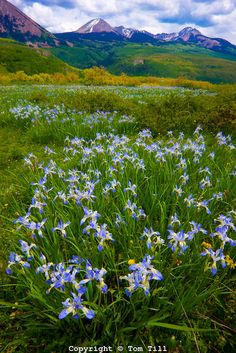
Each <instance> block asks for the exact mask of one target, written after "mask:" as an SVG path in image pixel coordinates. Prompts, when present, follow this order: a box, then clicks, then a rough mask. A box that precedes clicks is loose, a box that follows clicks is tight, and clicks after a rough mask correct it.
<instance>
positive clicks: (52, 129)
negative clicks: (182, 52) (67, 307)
mask: <svg viewBox="0 0 236 353" xmlns="http://www.w3.org/2000/svg"><path fill="white" fill-rule="evenodd" d="M0 90H1V91H0V93H1V95H0V104H1V112H0V140H1V145H0V181H1V188H0V189H1V192H0V205H1V209H0V214H1V216H0V222H1V223H0V226H1V243H2V247H1V258H2V260H1V263H0V271H1V276H0V278H1V296H0V308H1V318H0V326H1V330H0V338H1V340H0V350H1V351H2V352H8V353H12V352H21V353H26V352H27V353H30V352H32V353H33V352H34V353H35V352H39V353H40V352H46V353H47V352H48V353H49V352H50V353H51V352H58V353H59V352H64V351H66V350H68V347H69V346H70V345H74V346H94V345H97V346H106V345H110V346H113V348H114V351H116V347H117V346H118V345H124V347H126V346H128V345H133V346H140V347H144V351H145V349H146V350H147V346H148V345H149V346H150V345H153V346H154V345H156V346H159V345H161V346H164V345H165V346H166V347H167V349H168V352H173V353H174V352H183V353H185V352H203V353H205V352H206V353H208V352H209V353H211V352H214V351H216V352H217V351H220V352H227V353H228V352H231V351H234V350H235V343H234V325H233V323H234V322H235V310H234V307H235V296H234V289H235V274H234V272H233V269H230V266H228V265H229V264H227V267H226V268H224V269H222V268H221V266H220V264H219V263H218V264H217V267H218V272H217V274H216V276H212V274H211V271H210V268H211V266H212V261H211V260H210V257H208V256H204V257H201V256H199V254H200V253H201V252H203V251H204V248H205V247H204V246H203V245H202V242H203V241H205V242H207V243H210V244H211V246H212V248H213V249H214V250H216V249H218V248H219V247H220V246H221V245H222V241H221V240H220V239H218V238H217V237H214V238H212V237H211V236H210V233H213V232H215V227H216V223H214V220H215V219H217V218H218V217H219V215H220V214H224V215H226V214H227V213H228V212H230V211H231V210H233V209H235V204H236V198H235V196H236V188H235V187H236V184H235V176H233V175H231V173H232V172H233V171H234V170H235V150H233V149H231V148H230V145H231V143H230V142H229V141H228V142H227V145H228V146H225V145H219V143H217V139H216V137H215V135H216V133H217V132H218V131H219V130H221V129H222V130H223V131H224V133H228V132H230V133H232V143H235V136H236V133H235V132H234V131H233V127H235V111H236V109H235V89H234V87H230V86H229V87H228V88H227V89H226V87H224V89H223V92H221V91H220V90H219V92H218V93H217V94H212V92H200V91H188V90H182V89H178V90H176V91H171V90H159V89H141V88H117V87H116V88H114V87H108V88H102V87H101V88H93V87H91V88H88V87H87V88H85V87H81V88H69V87H67V88H65V87H59V88H58V87H44V88H42V87H39V88H37V87H32V86H25V87H9V88H0ZM29 105H30V106H31V108H30V107H29ZM16 107H18V110H16V111H15V112H12V113H10V112H9V109H10V108H16ZM19 107H21V112H20V109H19ZM52 109H57V111H56V112H55V111H53V110H52ZM98 110H102V111H107V112H108V111H110V112H113V113H111V114H108V118H106V117H104V115H103V113H97V111H98ZM79 111H80V112H81V113H80V114H78V112H79ZM114 111H116V113H114ZM27 114H28V117H27ZM124 114H127V115H128V116H129V118H127V117H126V118H124V117H123V115H124ZM55 115H56V117H55V119H54V116H55ZM110 117H113V119H112V120H111V119H109V118H110ZM131 117H132V118H131ZM120 119H124V120H123V121H122V122H119V121H120ZM199 124H200V125H202V127H203V129H204V131H203V133H202V134H201V133H200V134H199V133H197V134H195V135H193V132H194V130H195V128H196V127H197V126H198V125H199ZM143 128H151V130H152V137H150V136H149V133H147V134H148V136H149V137H148V136H147V137H145V136H144V135H145V134H144V133H143V135H138V133H139V131H140V130H141V129H143ZM168 130H173V137H169V136H168V135H167V131H168ZM181 131H184V132H185V136H184V137H181V135H180V132H181ZM110 132H112V133H113V134H114V135H116V134H117V135H119V136H120V137H121V136H122V135H123V138H122V139H123V142H121V140H118V139H117V138H114V137H113V135H111V134H109V133H110ZM97 133H103V134H105V135H103V136H100V137H99V136H98V135H97ZM106 134H108V135H106ZM75 136H77V137H78V140H77V142H76V141H73V138H74V137H75ZM96 136H97V139H96ZM125 137H126V138H125ZM65 139H66V141H65ZM192 143H194V147H193V146H192ZM203 143H205V148H203ZM153 144H154V145H153ZM186 144H187V145H188V146H189V148H190V149H189V150H188V149H186V148H185V147H186ZM96 145H98V146H97V147H95V146H96ZM147 145H148V146H149V148H148V149H147V148H146V146H147ZM173 145H174V146H175V148H174V149H173V151H172V152H171V151H170V150H169V152H168V153H167V154H164V155H163V157H164V158H165V159H166V161H164V160H162V158H161V154H159V152H160V151H161V152H164V151H167V150H168V149H169V148H170V147H171V146H173ZM44 146H49V147H50V148H51V149H53V151H54V152H56V154H51V155H47V154H45V152H44ZM151 146H152V148H155V150H154V151H153V152H151ZM154 146H155V147H154ZM184 146H185V147H184ZM191 146H192V147H191ZM200 146H201V147H200ZM101 148H102V150H101ZM113 148H114V150H115V153H113V152H112V149H113ZM198 148H199V149H201V148H203V149H202V155H199V156H198V157H199V158H200V164H198V162H197V160H195V163H194V155H195V157H197V153H196V151H197V149H198ZM166 149H167V150H166ZM174 150H175V152H174ZM92 151H93V152H92ZM212 151H214V152H215V158H214V159H211V158H210V157H209V153H210V152H212ZM177 152H178V153H180V155H179V154H178V153H177ZM29 153H33V154H34V155H35V156H36V157H30V160H31V162H32V164H31V165H30V166H28V167H27V165H24V157H25V156H27V155H28V154H29ZM134 153H135V154H134ZM120 155H121V156H122V155H123V157H122V158H123V160H124V161H123V163H120V162H119V161H118V159H119V156H120ZM127 156H128V157H127ZM180 156H182V157H183V158H185V160H186V164H187V166H186V167H187V169H186V170H185V169H184V166H183V168H180V169H178V168H176V164H178V163H179V162H180ZM65 157H67V158H65ZM114 158H117V160H116V161H115V160H114ZM51 159H53V161H55V163H56V166H55V167H53V169H54V168H55V172H56V173H55V174H53V173H52V174H50V175H48V177H47V182H46V188H47V189H48V191H47V190H45V189H43V188H42V187H41V186H37V185H32V183H35V182H38V181H39V180H40V179H41V178H42V177H43V175H44V170H43V169H42V168H41V166H40V163H41V162H43V163H44V166H46V165H48V164H50V160H51ZM140 160H143V162H144V164H145V167H146V169H145V170H143V169H142V168H139V163H141V164H140V165H142V162H141V161H140ZM122 164H123V167H122ZM110 165H113V166H114V168H115V169H117V171H115V170H114V171H111V170H109V167H110ZM206 166H208V167H209V169H210V171H211V173H212V174H211V175H209V177H210V180H211V186H210V187H206V188H205V189H203V190H202V189H201V188H200V187H199V183H200V181H201V180H202V179H203V178H204V177H206V175H207V173H206V172H201V171H200V169H201V168H205V167H206ZM73 170H76V171H77V174H78V176H79V177H78V181H76V182H75V184H73V182H72V181H69V177H70V175H71V172H70V171H73ZM94 170H99V171H100V172H101V176H100V177H99V175H98V174H96V173H94ZM79 171H81V172H82V173H80V172H79ZM184 172H186V173H187V175H189V177H190V179H189V181H188V182H187V183H186V185H182V188H183V191H184V196H183V197H178V196H177V194H176V192H174V193H173V190H174V188H175V186H176V185H178V186H180V184H181V179H180V178H181V176H182V175H183V174H184ZM63 173H65V174H63ZM86 174H87V176H86ZM110 174H111V175H110ZM112 179H116V180H117V182H119V183H120V184H117V190H116V192H114V193H113V192H112V191H108V192H107V194H106V193H105V194H104V188H106V184H107V183H110V182H111V180H112ZM86 180H89V181H90V182H91V183H92V184H93V183H95V185H94V191H92V195H94V196H96V198H94V199H92V200H93V202H92V201H91V200H86V198H85V199H82V201H81V203H82V205H83V206H87V207H88V208H89V209H92V210H94V211H95V210H97V211H98V212H99V213H100V214H101V217H99V218H98V224H103V223H106V224H107V230H108V231H109V233H111V234H112V237H113V238H114V240H115V241H114V242H111V241H110V240H106V241H105V242H104V249H103V250H102V251H101V252H99V251H98V249H97V246H98V243H99V242H98V240H99V238H98V237H94V236H93V232H91V235H90V236H89V235H86V234H83V231H82V230H83V228H84V227H86V226H87V225H88V221H85V223H84V224H80V221H81V219H82V218H83V216H84V211H83V208H82V207H81V206H80V205H79V204H78V205H77V204H76V202H75V198H76V195H75V194H76V192H75V189H74V188H73V186H72V185H76V188H78V189H79V190H80V191H85V190H86V189H87V188H88V187H89V185H90V184H86ZM96 180H97V182H96ZM129 181H131V184H135V185H136V186H137V188H136V190H135V191H136V193H137V197H134V196H133V194H132V192H131V191H124V188H127V187H128V182H129ZM36 187H38V188H39V190H40V192H39V194H38V193H37V192H35V189H36ZM69 189H71V191H73V192H72V194H71V198H69V202H68V204H64V203H63V201H62V200H61V199H60V198H58V197H56V196H58V192H59V191H63V192H64V193H65V194H68V193H69ZM215 192H223V199H222V200H218V201H217V200H211V201H209V208H210V210H211V214H207V213H206V211H205V210H204V208H200V209H199V210H198V209H197V208H195V207H190V208H187V207H186V203H185V202H184V198H185V197H187V196H188V195H189V194H190V193H191V194H193V195H194V197H195V198H196V200H199V201H200V200H203V199H207V200H210V199H211V198H212V196H213V194H214V193H215ZM73 194H74V196H72V195H73ZM33 195H35V197H36V199H37V200H38V201H40V202H46V205H45V206H44V207H43V213H42V214H41V213H40V212H39V210H37V209H33V208H32V209H31V220H32V221H34V222H40V221H42V219H43V218H47V221H46V223H45V229H42V232H43V238H40V237H39V236H38V235H37V232H35V233H36V238H35V239H33V238H32V237H31V233H32V232H31V231H29V229H28V228H25V227H21V228H20V229H19V230H16V228H17V227H18V226H19V224H16V225H14V224H12V221H13V219H16V218H17V217H19V216H20V215H21V216H24V215H25V213H26V212H27V209H28V207H29V206H30V204H31V202H32V197H33ZM43 195H44V196H45V197H46V198H45V199H43V198H42V196H43ZM128 199H130V200H131V202H132V203H133V202H135V203H136V204H137V206H138V207H140V208H142V209H143V210H144V211H145V214H146V217H140V218H139V219H138V220H134V219H133V218H132V216H131V213H130V212H129V211H128V210H127V209H126V210H125V209H124V208H125V206H126V205H127V200H128ZM175 212H176V213H177V214H178V217H179V220H180V222H181V227H178V226H177V224H176V225H174V226H173V227H174V229H175V230H176V232H177V231H178V230H179V229H184V230H185V232H189V230H190V224H189V221H191V220H194V221H195V222H197V223H201V225H202V227H203V228H204V229H206V230H207V231H208V234H207V235H204V234H202V233H198V234H196V235H195V237H194V238H193V240H189V241H187V243H188V245H189V248H188V249H186V251H184V253H183V254H181V255H179V251H175V252H172V250H171V249H170V248H168V246H166V245H158V244H154V243H153V245H152V247H151V248H150V249H148V248H147V247H146V240H142V239H140V237H141V236H142V234H143V231H144V227H147V228H150V227H153V229H154V231H159V232H160V235H161V237H162V238H163V239H164V240H165V242H166V244H167V243H168V235H169V233H168V224H170V221H171V216H173V215H174V213H175ZM117 213H120V214H121V215H122V217H123V219H124V221H125V222H126V225H125V224H121V226H120V227H119V228H117V227H116V226H115V219H116V214H117ZM231 216H232V218H234V215H233V213H231ZM59 220H62V221H63V222H67V221H70V222H71V224H70V225H68V227H67V228H66V237H63V236H62V234H61V232H60V231H52V228H53V227H56V226H57V223H58V221H59ZM234 223H235V218H234ZM228 236H230V237H231V238H234V239H235V233H234V232H233V231H231V230H229V231H228ZM19 239H23V240H24V241H27V242H28V243H32V242H34V243H35V244H36V245H37V248H33V249H31V253H32V255H33V256H34V260H33V261H32V262H31V268H30V269H26V268H25V269H24V268H22V267H21V266H19V265H12V266H11V268H12V270H13V275H12V276H6V275H5V274H4V272H5V268H6V266H7V257H8V254H9V252H10V251H15V252H17V253H21V250H20V248H19V243H18V240H19ZM156 240H157V239H156ZM234 249H235V247H231V246H230V245H229V244H228V243H227V244H225V245H224V253H225V255H229V256H230V257H231V258H232V259H233V261H234V262H235V261H236V254H235V250H234ZM41 253H43V254H44V255H45V256H46V258H47V261H52V262H54V263H58V262H60V261H63V260H64V261H65V265H66V266H67V265H68V260H69V259H70V258H71V257H72V256H73V255H78V256H79V257H82V258H84V259H90V261H91V263H92V266H93V267H97V268H98V269H101V268H102V267H104V268H105V269H106V270H107V274H106V275H105V276H104V281H105V283H106V284H107V285H108V292H107V293H106V294H103V293H101V292H100V289H99V288H98V287H97V284H99V283H97V282H96V281H91V282H89V284H87V285H86V287H87V292H86V294H85V296H84V302H83V304H84V305H85V306H87V307H88V308H90V309H92V310H94V312H95V317H94V319H92V320H89V319H87V318H86V317H85V316H84V315H83V314H82V315H81V317H80V318H79V319H78V320H75V319H73V318H72V317H71V315H68V317H67V318H66V319H63V320H59V319H58V315H59V313H60V312H61V310H62V309H63V306H62V301H64V300H65V299H66V298H69V297H70V296H71V294H70V292H71V290H73V291H75V289H73V286H72V284H69V283H66V286H65V287H66V288H65V293H63V292H61V291H60V290H59V289H55V288H52V289H51V292H50V294H46V290H47V289H48V288H49V284H47V283H45V278H44V276H43V274H38V275H36V274H35V269H36V267H38V266H40V264H42V261H41V260H40V258H39V256H40V254H41ZM145 254H150V255H152V256H153V257H154V258H153V265H154V267H155V268H156V269H158V270H159V271H160V272H161V273H162V275H163V276H164V279H163V280H162V281H156V280H152V281H150V284H151V286H150V294H149V295H148V296H145V294H144V292H143V289H141V288H139V289H138V290H137V291H135V292H133V294H132V295H131V297H130V298H129V297H128V296H127V295H126V294H125V288H126V287H127V286H128V282H127V281H126V280H124V279H121V278H120V277H122V276H125V275H127V274H128V273H129V272H130V271H129V264H128V261H129V260H130V259H135V262H136V263H139V262H140V261H141V260H142V259H143V257H144V255H145ZM84 271H85V264H82V271H81V272H80V273H79V274H77V275H76V276H77V279H78V281H79V280H81V279H83V278H84ZM81 313H82V312H81V311H80V314H81Z"/></svg>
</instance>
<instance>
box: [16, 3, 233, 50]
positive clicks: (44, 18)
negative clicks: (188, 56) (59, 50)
mask: <svg viewBox="0 0 236 353" xmlns="http://www.w3.org/2000/svg"><path fill="white" fill-rule="evenodd" d="M9 1H10V2H12V3H13V4H14V5H16V6H18V7H19V8H20V9H21V10H22V11H24V12H25V13H26V14H27V15H29V16H30V17H31V18H33V19H34V20H35V21H36V22H38V23H39V24H41V25H42V26H43V27H45V28H47V29H48V30H49V31H51V32H66V31H74V30H76V29H78V28H79V27H81V26H82V25H83V24H85V23H86V22H88V21H90V20H91V19H93V18H97V17H101V18H103V19H105V20H106V21H108V22H109V23H110V24H111V25H112V26H118V25H124V26H127V27H133V28H137V29H145V30H147V31H150V32H152V33H162V32H166V33H169V32H177V31H179V30H181V29H182V28H183V27H186V26H192V27H196V28H198V29H199V30H200V31H201V32H202V33H203V34H205V35H208V36H211V37H221V38H225V39H228V40H229V41H231V42H233V43H235V44H236V0H99V1H96V0H95V1H94V0H65V1H63V0H37V1H34V0H9Z"/></svg>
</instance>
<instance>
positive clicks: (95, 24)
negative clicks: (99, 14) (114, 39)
mask: <svg viewBox="0 0 236 353" xmlns="http://www.w3.org/2000/svg"><path fill="white" fill-rule="evenodd" d="M75 32H76V33H99V32H114V29H113V28H112V27H111V26H110V25H109V23H108V22H106V21H105V20H103V19H102V18H95V19H93V20H91V21H89V22H87V23H86V24H85V25H83V26H82V27H80V28H79V29H77V31H75Z"/></svg>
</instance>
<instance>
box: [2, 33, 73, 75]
mask: <svg viewBox="0 0 236 353" xmlns="http://www.w3.org/2000/svg"><path fill="white" fill-rule="evenodd" d="M73 70H75V69H74V68H72V67H70V66H69V65H68V64H66V63H64V62H63V61H62V60H60V59H58V58H56V57H55V56H54V55H53V54H52V53H50V51H48V50H47V49H41V48H29V47H26V46H24V45H23V44H19V43H17V42H15V41H13V40H8V39H0V73H3V72H17V71H24V72H25V73H26V74H28V75H32V74H37V73H41V72H44V73H55V72H66V71H73Z"/></svg>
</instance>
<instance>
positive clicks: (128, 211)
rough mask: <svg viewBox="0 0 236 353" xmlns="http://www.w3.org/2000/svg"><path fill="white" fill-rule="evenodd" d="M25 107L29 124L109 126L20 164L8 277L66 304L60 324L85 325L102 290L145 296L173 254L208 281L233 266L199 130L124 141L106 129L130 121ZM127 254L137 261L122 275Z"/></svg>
mask: <svg viewBox="0 0 236 353" xmlns="http://www.w3.org/2000/svg"><path fill="white" fill-rule="evenodd" d="M18 110H19V112H18V111H17V110H16V111H14V112H13V113H14V114H15V115H16V116H19V118H20V116H21V114H24V110H22V109H21V108H19V109H18ZM27 111H29V114H28V116H31V115H32V116H34V119H38V118H37V116H38V115H39V116H41V115H42V114H44V116H45V119H46V120H47V122H48V123H49V121H51V120H52V121H54V117H55V115H56V116H57V117H56V119H58V115H60V116H61V117H62V118H63V119H64V118H66V117H67V118H68V116H69V118H72V119H74V118H75V117H76V116H77V115H80V117H81V119H82V120H81V121H82V125H83V127H84V128H86V129H87V130H90V129H92V127H94V126H95V125H96V126H98V125H99V124H100V125H102V124H103V123H107V126H106V129H107V130H108V131H107V130H106V132H104V131H103V130H102V129H101V131H99V132H97V133H96V134H94V137H92V138H91V137H90V138H86V136H85V137H79V136H75V137H73V138H70V137H67V138H66V139H65V144H64V146H63V147H62V149H61V150H60V149H59V148H58V150H57V151H56V152H54V150H53V148H51V147H49V146H47V147H45V150H44V152H45V159H44V161H42V162H40V163H38V160H37V157H35V156H34V155H32V154H30V155H29V156H27V157H26V159H25V164H26V167H27V168H29V171H30V170H31V171H32V180H31V181H32V183H31V203H30V204H29V205H28V207H27V208H26V210H25V213H23V215H21V216H19V217H18V218H17V219H16V220H15V223H16V226H17V233H18V234H19V236H20V238H21V239H20V243H19V246H18V247H17V251H16V252H11V254H10V257H9V263H8V267H7V273H9V274H11V273H13V272H14V271H16V273H17V271H22V272H23V273H24V272H26V271H31V273H32V272H33V273H36V274H37V275H39V276H41V277H42V276H43V278H44V281H46V285H47V286H48V288H47V293H48V295H49V294H50V296H53V293H55V292H56V291H59V292H60V295H61V297H62V298H63V299H64V300H63V302H62V305H63V308H62V310H61V312H60V313H59V318H60V319H64V318H65V317H66V316H68V315H69V314H71V315H72V316H73V317H74V318H78V317H80V316H85V317H87V318H88V319H92V318H93V317H94V315H95V311H94V310H93V306H92V305H90V304H91V302H92V301H93V299H94V300H95V301H96V303H97V302H99V300H98V298H100V292H101V293H102V295H103V294H104V295H105V294H106V293H107V291H108V290H111V293H113V292H114V291H117V290H122V292H125V293H126V294H127V295H128V296H131V294H133V293H134V292H136V291H137V290H140V289H142V291H143V292H144V294H145V295H146V296H147V295H148V294H149V293H151V289H150V288H151V283H152V286H153V287H155V286H157V283H158V282H156V281H160V280H162V279H163V278H164V275H165V273H164V271H166V269H167V270H169V271H171V269H170V267H169V266H170V265H169V262H170V261H169V259H170V258H171V257H172V256H181V258H182V259H183V262H184V261H187V260H185V259H188V257H187V256H186V255H187V254H192V253H193V252H195V253H196V251H197V254H196V256H197V258H198V260H199V262H200V261H202V263H203V264H204V263H205V264H206V268H207V269H209V270H210V271H211V273H212V274H213V275H215V274H216V273H217V270H218V264H220V265H221V267H223V268H225V267H228V268H230V269H233V268H234V267H235V266H234V259H233V255H232V248H233V247H235V245H236V240H235V230H236V227H235V224H234V217H235V213H234V212H233V211H232V210H230V209H229V207H228V206H227V207H228V209H227V210H226V212H225V213H224V214H223V211H221V209H223V207H224V208H226V206H225V204H226V203H224V198H225V194H224V190H221V188H220V185H221V180H220V177H221V175H220V173H219V170H218V167H217V165H216V161H217V154H214V153H213V152H212V151H210V152H209V148H208V147H207V144H206V141H205V138H204V136H203V135H202V133H201V128H200V127H199V128H197V129H196V131H195V133H194V134H193V136H192V138H186V137H185V135H184V133H180V134H179V135H178V136H174V134H173V133H172V132H169V134H168V136H167V137H165V138H164V139H160V138H157V139H155V138H153V137H152V133H151V131H150V130H148V129H145V130H143V131H140V132H139V134H138V135H137V137H128V136H127V135H124V134H123V135H122V134H116V133H115V131H114V130H115V128H113V127H114V126H115V127H117V124H118V125H119V124H120V123H119V122H118V120H119V119H121V120H120V121H121V122H123V123H124V124H125V123H126V122H127V121H128V120H129V119H128V117H126V116H123V117H120V116H119V115H118V113H114V114H113V113H112V114H111V113H105V112H96V113H94V114H92V115H88V114H84V113H83V114H79V113H78V112H75V111H68V110H66V108H65V107H61V108H57V111H51V110H48V109H46V108H45V110H43V109H42V110H41V111H40V112H39V113H37V110H36V108H35V107H34V108H32V107H30V108H28V110H27ZM67 118H66V119H67ZM87 130H86V131H87ZM92 130H93V129H92ZM89 136H90V135H89ZM223 141H225V139H224V138H223V135H217V137H216V143H217V144H218V145H217V147H218V148H224V149H226V150H227V152H226V153H229V154H232V153H233V152H234V149H233V148H232V146H233V145H232V141H231V140H230V139H229V138H226V142H227V144H226V143H223ZM206 161H207V162H208V163H206ZM229 172H232V170H230V171H229ZM230 177H232V176H230ZM196 244H198V245H199V244H202V246H203V251H202V250H201V251H202V252H201V251H199V247H198V246H197V245H196ZM196 249H197V250H196ZM144 254H146V255H145V256H144ZM129 258H135V259H137V263H136V262H135V261H134V262H133V263H130V267H129V272H127V268H126V266H125V265H124V264H125V263H127V261H128V259H129ZM68 259H69V260H68ZM121 259H122V260H121ZM92 264H93V265H95V266H96V267H93V265H92ZM153 264H155V267H157V268H159V269H160V270H161V272H159V270H157V269H156V268H155V267H154V265H153ZM105 268H106V269H105ZM162 273H163V274H162ZM26 275H27V274H26ZM105 277H106V278H107V281H106V282H107V284H106V283H105ZM38 278H39V277H38ZM125 281H128V285H127V286H126V285H125ZM95 284H96V285H95ZM118 287H119V289H117V288H118ZM97 293H99V294H97ZM88 298H89V300H88ZM89 303H90V304H89ZM96 303H95V304H96Z"/></svg>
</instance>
